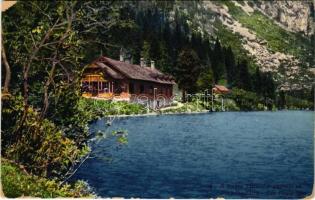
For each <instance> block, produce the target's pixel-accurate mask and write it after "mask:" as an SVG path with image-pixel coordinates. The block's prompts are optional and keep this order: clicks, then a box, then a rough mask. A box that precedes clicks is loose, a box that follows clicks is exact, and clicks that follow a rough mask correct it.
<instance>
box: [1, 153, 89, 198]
mask: <svg viewBox="0 0 315 200" xmlns="http://www.w3.org/2000/svg"><path fill="white" fill-rule="evenodd" d="M1 184H2V189H3V193H4V195H5V196H6V197H8V198H17V197H21V196H25V197H41V198H56V197H86V198H87V197H89V198H91V197H94V195H92V193H91V191H90V189H89V187H88V185H87V184H86V183H85V182H83V181H77V182H76V183H75V184H74V185H69V184H64V185H60V182H58V181H57V180H49V179H45V178H40V177H38V176H34V175H29V174H27V173H25V172H24V171H23V170H22V169H21V167H20V166H18V165H17V164H15V163H13V162H10V161H9V160H6V159H1Z"/></svg>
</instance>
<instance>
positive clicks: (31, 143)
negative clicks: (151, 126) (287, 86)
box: [1, 1, 314, 196]
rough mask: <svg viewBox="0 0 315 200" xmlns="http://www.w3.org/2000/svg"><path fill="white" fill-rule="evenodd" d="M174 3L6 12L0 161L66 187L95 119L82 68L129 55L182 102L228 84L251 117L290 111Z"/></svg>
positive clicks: (270, 78) (263, 80) (230, 49)
mask: <svg viewBox="0 0 315 200" xmlns="http://www.w3.org/2000/svg"><path fill="white" fill-rule="evenodd" d="M173 4H174V1H156V2H155V1H152V2H147V3H146V2H123V1H115V2H109V1H89V2H85V1H84V2H67V1H57V2H43V1H37V2H23V1H22V2H18V3H17V4H16V5H14V6H13V7H12V8H10V9H9V10H7V11H6V12H4V13H3V15H2V38H3V43H2V63H3V65H2V72H3V73H2V77H1V78H2V86H3V88H2V100H1V101H2V119H1V120H2V126H1V136H2V137H1V145H2V151H1V155H2V157H4V158H7V159H9V160H12V161H14V162H15V163H17V164H19V165H23V166H24V167H25V169H26V171H27V172H29V173H31V174H35V175H37V176H40V177H44V178H54V179H55V180H58V181H60V182H63V181H64V180H66V179H67V177H68V176H70V175H71V174H72V173H73V171H74V170H75V166H77V165H78V163H80V162H82V161H83V160H84V159H86V157H87V156H88V155H89V152H90V149H89V147H88V145H87V138H88V137H89V136H90V133H89V130H88V123H89V122H90V121H91V120H92V119H95V117H96V116H95V112H93V111H94V110H92V108H91V110H87V107H85V106H86V105H84V104H82V101H81V93H80V92H81V91H80V78H81V75H82V72H83V70H84V67H85V66H86V65H87V64H89V63H90V62H91V61H93V59H95V58H97V57H98V56H101V55H106V56H108V57H111V58H114V59H118V58H119V54H120V53H121V52H122V51H123V52H124V53H125V54H126V55H127V56H129V58H130V59H131V62H132V63H134V64H139V62H140V58H144V59H145V61H146V62H150V61H151V60H154V61H155V63H156V67H157V68H158V69H160V70H161V71H163V72H165V73H168V74H171V75H173V76H174V77H175V79H176V82H177V83H178V86H179V88H180V89H182V90H183V91H184V94H185V93H203V92H204V90H206V89H209V88H211V87H212V86H213V85H214V84H222V85H226V86H227V87H229V88H230V89H232V91H233V92H234V93H232V96H231V98H232V99H235V101H236V103H237V104H239V106H240V107H241V109H244V110H250V109H253V107H252V106H251V105H250V106H248V105H247V104H248V102H250V103H252V104H258V103H260V104H263V105H265V106H267V107H268V108H269V109H270V110H271V109H272V108H275V107H278V108H280V109H281V108H285V107H286V103H287V102H286V100H287V99H288V97H289V98H293V97H292V96H293V94H290V93H288V92H280V91H279V90H277V82H275V81H274V76H275V75H274V74H272V73H270V72H267V73H265V72H262V71H261V70H260V69H259V66H255V65H252V64H250V63H253V61H252V60H251V58H250V57H249V56H244V57H240V56H239V55H236V54H235V51H239V50H238V49H235V47H234V46H232V45H224V44H226V43H225V42H224V41H222V38H220V35H211V34H204V33H201V32H198V31H196V30H194V29H192V28H191V24H189V23H187V20H186V18H185V15H184V14H182V13H181V12H180V10H177V9H175V10H173ZM294 95H295V96H297V97H298V98H303V102H305V104H306V106H305V105H303V106H301V107H303V108H312V103H310V102H312V101H313V96H314V95H312V94H311V92H310V91H309V90H306V91H295V92H294ZM241 98H243V99H250V101H248V102H245V103H244V102H243V101H240V99H241ZM183 100H185V99H183ZM300 100H301V101H302V99H298V100H297V101H299V102H300ZM256 101H257V102H256ZM297 107H298V106H297ZM254 108H255V107H254ZM61 185H62V184H61ZM54 187H56V188H59V189H60V187H61V186H54ZM80 187H81V186H80ZM56 190H57V189H56ZM64 190H65V189H64ZM73 191H74V193H75V192H76V193H75V194H78V196H80V195H83V196H84V195H85V193H84V192H83V193H82V194H81V193H80V191H79V192H78V191H76V190H75V189H73ZM55 195H59V196H60V195H61V196H62V195H73V194H70V193H67V194H63V193H60V192H59V193H56V194H55Z"/></svg>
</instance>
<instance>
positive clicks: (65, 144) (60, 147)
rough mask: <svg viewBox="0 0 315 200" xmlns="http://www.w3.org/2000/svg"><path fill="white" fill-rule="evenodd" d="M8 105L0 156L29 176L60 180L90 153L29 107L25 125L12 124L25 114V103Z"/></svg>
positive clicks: (18, 101) (85, 146)
mask: <svg viewBox="0 0 315 200" xmlns="http://www.w3.org/2000/svg"><path fill="white" fill-rule="evenodd" d="M5 104H6V107H5V110H3V112H2V114H3V117H4V118H3V119H2V122H4V124H5V125H4V126H2V127H1V130H2V137H1V139H2V140H1V144H2V147H3V148H2V152H1V154H2V156H5V157H6V158H10V160H14V161H15V162H17V163H19V164H22V165H24V166H25V167H26V170H27V171H28V172H31V173H33V174H36V175H39V176H43V177H61V176H62V175H63V174H64V173H65V172H66V171H68V170H69V168H70V167H71V166H73V165H75V164H76V163H77V162H79V161H80V159H81V158H82V157H84V156H85V155H86V154H87V153H88V152H89V148H88V147H87V145H86V144H85V143H81V144H80V145H79V144H78V143H77V141H75V140H73V139H71V138H69V137H67V134H66V133H65V132H64V130H61V129H60V128H58V127H57V126H56V125H55V124H54V123H52V122H51V121H50V120H48V119H45V118H44V119H42V118H40V116H39V113H38V112H37V111H36V110H34V109H33V108H32V107H29V109H28V112H27V117H26V119H25V122H24V123H23V124H19V122H16V123H17V124H15V123H12V124H11V122H9V121H10V120H8V119H10V118H11V117H16V116H20V115H21V114H22V108H23V107H22V102H21V101H20V98H17V99H15V98H14V99H12V100H8V102H6V103H5ZM18 127H20V128H19V130H18V131H17V128H18Z"/></svg>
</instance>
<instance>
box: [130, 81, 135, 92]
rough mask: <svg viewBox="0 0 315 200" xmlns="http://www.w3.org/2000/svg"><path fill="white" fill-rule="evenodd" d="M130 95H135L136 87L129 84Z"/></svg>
mask: <svg viewBox="0 0 315 200" xmlns="http://www.w3.org/2000/svg"><path fill="white" fill-rule="evenodd" d="M129 93H130V94H134V93H135V85H134V84H133V83H129Z"/></svg>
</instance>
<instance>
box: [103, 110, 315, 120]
mask: <svg viewBox="0 0 315 200" xmlns="http://www.w3.org/2000/svg"><path fill="white" fill-rule="evenodd" d="M283 111H307V112H309V111H311V112H314V110H275V111H271V110H255V111H213V112H211V111H209V110H203V111H196V112H177V113H157V112H152V113H145V114H134V115H107V116H104V117H101V118H100V119H102V118H108V117H118V118H126V117H146V116H162V115H191V114H206V113H222V112H283Z"/></svg>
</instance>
